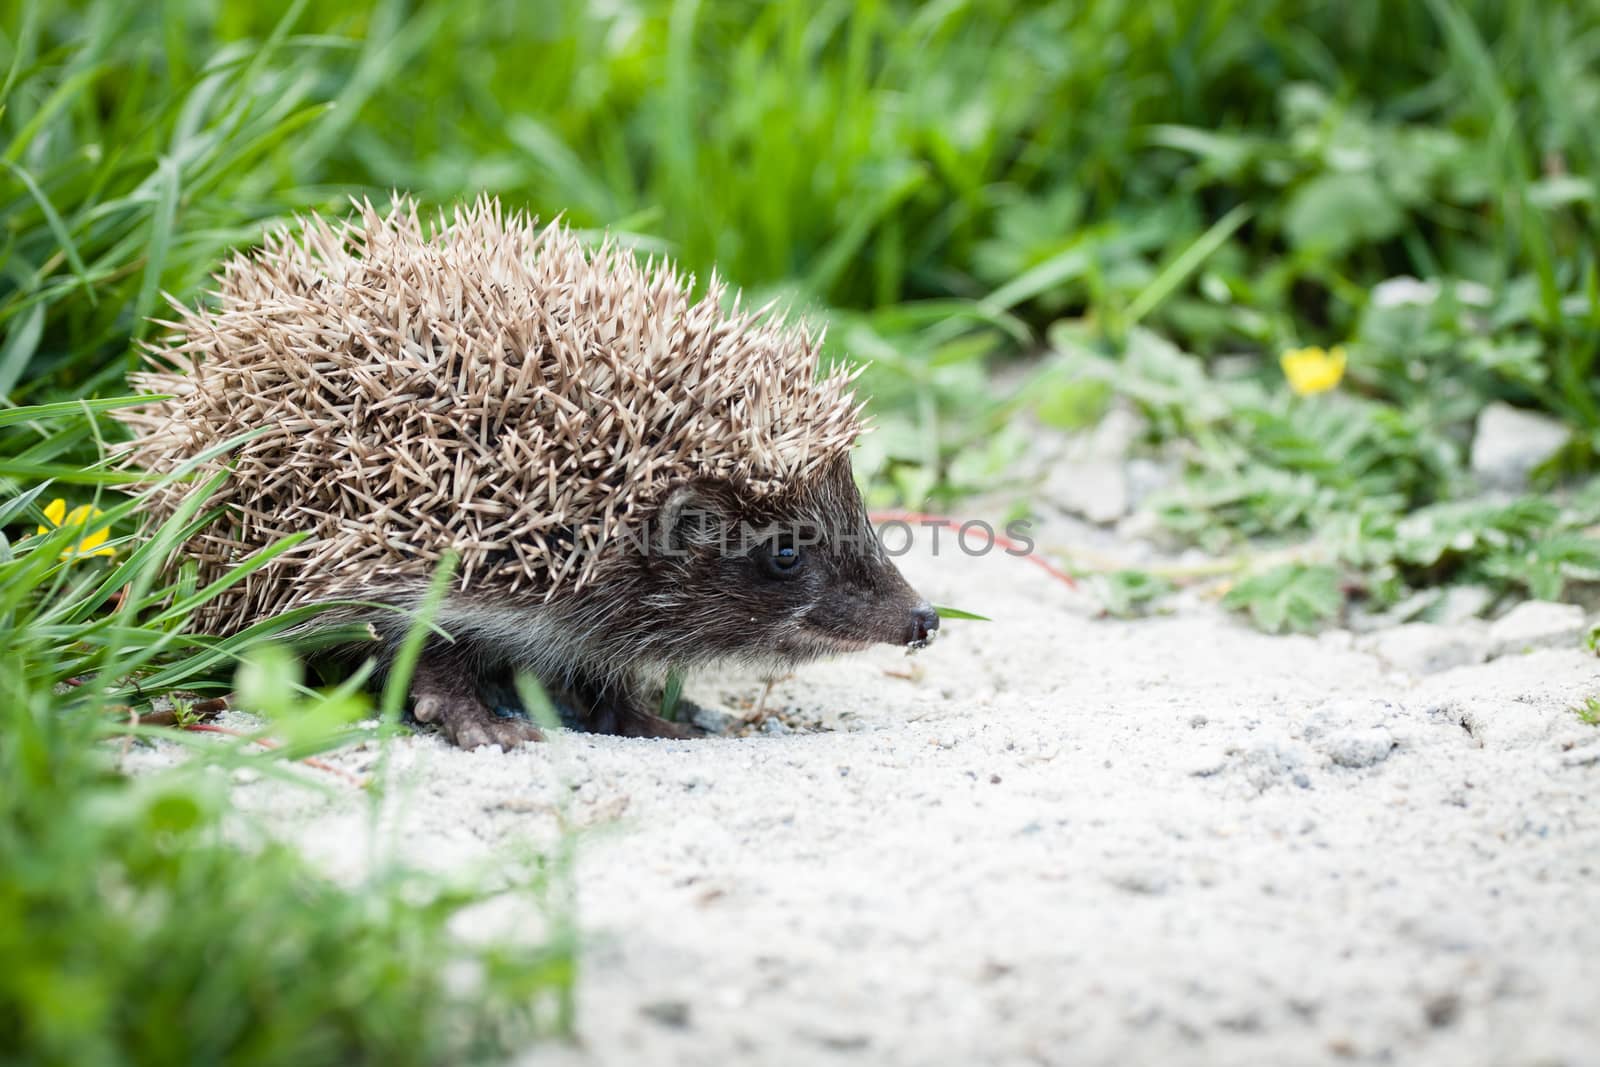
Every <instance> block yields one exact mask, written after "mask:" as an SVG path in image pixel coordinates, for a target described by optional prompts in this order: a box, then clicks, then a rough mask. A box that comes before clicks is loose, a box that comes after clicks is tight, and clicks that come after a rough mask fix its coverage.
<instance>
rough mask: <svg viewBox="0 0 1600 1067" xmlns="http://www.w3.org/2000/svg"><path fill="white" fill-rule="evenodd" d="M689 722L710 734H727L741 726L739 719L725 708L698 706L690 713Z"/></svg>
mask: <svg viewBox="0 0 1600 1067" xmlns="http://www.w3.org/2000/svg"><path fill="white" fill-rule="evenodd" d="M689 721H690V722H691V723H693V724H694V725H695V726H698V727H699V728H700V729H702V730H704V731H705V732H706V733H708V734H725V733H727V732H728V731H730V730H732V729H733V728H734V727H735V726H737V725H738V724H739V717H738V716H737V715H734V714H732V713H730V712H728V711H727V710H725V709H723V708H715V707H713V708H708V707H706V706H704V705H701V704H697V705H695V706H694V709H693V710H692V711H691V712H690V713H689Z"/></svg>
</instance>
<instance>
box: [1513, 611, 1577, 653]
mask: <svg viewBox="0 0 1600 1067" xmlns="http://www.w3.org/2000/svg"><path fill="white" fill-rule="evenodd" d="M1583 632H1584V619H1583V609H1582V608H1580V607H1578V606H1577V605H1576V604H1557V603H1554V602H1553V601H1549V600H1530V601H1527V602H1526V603H1523V604H1518V605H1517V606H1516V607H1514V608H1512V609H1511V611H1509V612H1508V613H1507V614H1506V615H1504V616H1502V617H1501V618H1499V619H1497V620H1495V622H1494V623H1493V624H1491V625H1490V627H1489V655H1491V656H1515V655H1520V654H1521V653H1523V652H1527V651H1530V650H1532V649H1536V648H1577V647H1578V645H1579V642H1581V641H1582V640H1583Z"/></svg>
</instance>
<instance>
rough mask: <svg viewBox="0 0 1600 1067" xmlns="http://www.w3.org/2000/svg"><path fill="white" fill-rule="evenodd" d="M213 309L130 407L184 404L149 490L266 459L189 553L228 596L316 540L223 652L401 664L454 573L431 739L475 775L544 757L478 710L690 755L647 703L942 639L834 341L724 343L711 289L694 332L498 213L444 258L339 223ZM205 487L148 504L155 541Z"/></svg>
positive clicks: (243, 600)
mask: <svg viewBox="0 0 1600 1067" xmlns="http://www.w3.org/2000/svg"><path fill="white" fill-rule="evenodd" d="M218 280H219V292H218V293H217V299H216V301H215V306H213V307H209V308H202V309H199V310H194V311H190V310H184V309H180V317H179V321H177V322H175V323H167V324H166V325H168V326H170V327H171V328H172V331H173V332H172V334H171V336H170V337H169V338H167V340H166V341H165V342H164V343H163V344H162V345H160V346H158V347H156V348H154V349H153V350H152V353H151V355H152V362H153V363H154V365H155V367H156V369H155V370H154V371H152V372H151V373H147V374H143V375H140V376H137V378H136V385H137V386H138V387H139V388H141V389H143V390H145V391H147V392H150V393H159V394H170V395H171V399H167V400H159V401H152V403H151V404H149V405H148V406H147V407H146V408H144V409H142V410H134V411H132V412H130V413H128V414H126V415H125V416H124V417H125V418H126V420H127V421H128V422H129V423H130V424H132V425H133V426H134V427H135V428H136V430H138V431H139V434H138V437H137V438H136V440H135V442H134V445H133V448H132V450H131V451H130V453H129V456H128V461H129V463H131V464H132V465H135V466H137V467H140V468H142V469H146V470H149V471H152V472H155V473H158V474H161V473H167V472H170V471H172V470H174V469H175V468H177V467H178V466H180V465H181V464H183V463H185V462H188V461H190V460H191V459H192V458H193V457H194V456H196V455H197V454H198V453H200V452H202V451H203V450H205V449H207V448H210V447H212V446H214V445H216V444H218V443H220V442H223V441H227V440H229V439H231V438H233V437H235V436H237V435H239V434H241V433H246V432H251V431H254V432H255V436H253V437H251V438H250V439H249V440H247V441H245V442H244V443H243V444H241V445H239V446H238V447H237V448H236V449H235V450H234V451H233V452H232V454H231V455H230V456H228V457H225V459H219V460H215V461H212V462H210V463H208V464H203V465H202V468H201V469H202V471H204V470H206V469H220V467H221V464H222V463H223V462H226V463H227V464H228V466H229V467H231V468H232V474H231V475H230V476H229V477H228V479H227V480H226V481H225V483H224V485H223V487H222V489H221V490H219V493H218V496H217V497H216V498H215V500H214V501H212V503H220V504H222V505H224V506H225V508H226V511H225V514H224V516H223V518H221V519H219V520H218V521H216V522H214V523H212V524H210V525H209V526H207V527H205V528H204V529H202V530H201V531H200V533H198V534H197V535H196V536H195V537H194V539H193V540H192V541H191V542H190V544H189V545H188V546H187V550H188V554H189V555H190V556H191V557H192V558H195V559H197V560H198V561H199V562H200V564H201V568H202V572H203V573H202V577H203V578H207V579H210V578H213V577H216V576H218V575H220V574H221V573H223V572H225V571H226V570H227V569H228V568H229V567H231V566H234V565H236V564H237V563H239V562H240V561H241V560H242V559H244V558H245V557H246V556H247V555H248V554H249V553H251V552H255V551H258V550H260V549H263V548H265V547H267V546H269V545H271V544H274V543H275V542H277V541H279V540H281V539H282V538H284V537H286V536H288V535H290V534H293V533H297V532H301V531H307V532H309V533H310V534H311V536H310V537H309V538H308V539H306V540H305V541H304V542H303V543H302V544H300V545H298V546H296V547H295V548H294V549H293V550H291V551H289V552H285V553H284V554H282V555H280V556H278V557H277V558H275V559H274V560H272V561H271V562H270V563H269V564H268V565H266V566H264V567H262V568H261V569H259V570H257V571H256V572H254V573H253V574H251V575H249V576H248V577H246V578H245V580H244V581H242V582H239V583H237V584H236V585H234V586H232V587H231V588H229V589H228V590H227V591H225V592H224V593H223V594H222V595H221V596H220V597H218V598H217V599H216V600H214V601H213V602H212V603H211V604H210V605H209V607H208V614H207V615H205V616H204V617H203V620H202V621H203V624H204V625H206V626H207V627H209V628H210V629H212V630H215V631H217V632H227V631H232V630H237V629H239V628H241V627H243V626H245V625H248V624H249V623H251V622H254V621H256V620H257V619H260V618H264V617H268V616H271V615H275V614H277V613H280V612H282V611H285V610H287V609H289V608H293V607H298V606H301V605H306V604H318V603H327V602H330V601H336V600H349V599H364V600H375V601H378V602H381V603H384V604H387V605H390V606H392V607H397V608H401V609H405V610H404V611H402V612H394V611H385V610H373V611H364V610H357V609H351V608H342V609H338V610H335V611H331V612H329V613H328V614H327V615H325V616H323V617H322V618H324V619H325V620H333V619H339V620H343V621H348V620H350V619H351V618H359V619H362V620H365V621H369V622H371V623H372V624H373V625H374V626H375V627H376V628H377V629H378V631H379V632H380V634H382V635H383V637H384V638H385V641H386V644H387V646H388V647H393V644H394V643H395V642H396V641H397V640H398V637H399V635H400V634H401V633H403V632H404V631H405V629H406V628H407V626H408V620H407V617H406V612H408V611H409V610H410V609H413V608H415V607H416V605H417V604H418V602H419V600H420V597H421V593H422V590H423V589H425V588H426V585H427V581H428V577H429V575H430V573H431V571H432V570H433V568H434V567H435V565H436V562H437V561H438V560H439V559H440V558H442V556H443V555H444V554H445V553H446V552H452V551H453V552H454V553H456V554H457V555H458V556H459V557H460V559H461V572H460V576H459V578H458V580H457V582H456V585H455V587H454V588H453V589H452V591H451V593H450V595H449V596H448V598H447V599H446V601H445V604H444V606H443V608H442V610H441V612H440V615H439V618H438V620H437V621H438V623H439V624H440V625H441V626H442V627H443V628H444V629H445V630H446V631H447V632H449V633H450V634H451V636H452V638H453V641H450V642H436V643H432V644H430V645H429V646H428V647H427V649H426V650H425V652H424V656H423V659H422V662H421V664H420V665H419V668H418V670H417V674H416V676H415V678H414V679H413V682H412V697H413V711H414V714H415V715H416V717H417V718H418V719H421V720H423V721H438V722H439V723H441V725H442V726H443V727H444V728H445V731H446V733H447V734H448V735H449V736H450V737H451V738H452V739H453V740H454V741H456V742H457V743H458V744H462V745H465V746H472V745H477V744H486V743H491V742H500V743H504V744H512V743H515V742H516V741H518V740H523V739H527V738H529V737H533V736H536V735H537V731H536V730H534V729H533V728H532V727H531V725H529V724H527V723H524V722H522V721H520V720H516V719H503V718H497V717H496V716H494V715H493V714H491V712H490V710H489V708H488V706H487V705H486V703H485V701H484V698H483V693H484V691H485V688H486V686H488V685H489V684H490V683H491V680H493V679H496V678H504V677H506V676H508V675H510V674H514V673H516V672H519V671H526V672H529V673H532V674H534V675H536V676H537V677H538V678H539V679H540V680H541V681H543V682H544V683H546V684H547V685H549V686H550V687H552V688H553V689H555V690H557V691H558V692H559V693H560V694H562V695H563V696H564V697H565V699H566V700H567V702H568V703H569V704H570V705H571V706H572V707H574V708H575V710H576V712H577V714H578V716H579V717H580V718H581V719H582V720H584V721H585V723H586V724H587V725H588V726H589V727H590V728H592V729H599V730H605V731H608V732H617V733H627V734H673V733H679V732H681V730H680V729H679V728H677V727H675V726H674V724H670V723H665V722H663V721H662V720H660V719H659V718H658V717H656V716H655V715H654V714H653V713H652V712H651V711H650V710H649V703H648V701H647V699H646V697H647V689H648V687H649V685H651V684H652V683H658V682H659V681H660V679H661V678H662V677H663V676H664V675H665V673H666V672H667V671H668V670H670V669H673V668H677V667H685V666H692V665H695V664H701V663H706V662H710V661H715V660H724V659H743V660H749V661H758V662H763V663H793V662H799V661H802V660H806V659H810V658H812V657H815V656H817V655H821V654H825V653H828V652H835V651H844V650H849V649H853V648H860V647H865V646H866V645H868V644H872V643H874V642H878V641H890V642H894V643H912V644H918V643H921V642H922V641H924V640H926V639H927V637H928V636H929V635H930V634H931V632H932V631H933V630H934V629H935V628H936V627H937V619H936V617H935V616H934V615H933V613H932V612H931V611H930V609H929V608H928V607H927V605H926V603H924V602H923V601H922V600H921V598H919V597H918V596H917V595H916V594H915V593H914V592H913V591H912V590H911V589H910V587H908V586H907V585H906V583H905V582H904V580H903V579H901V577H900V575H899V573H898V572H897V571H896V570H895V568H894V566H893V565H892V564H891V563H890V562H889V560H888V559H887V557H886V556H885V554H884V552H883V550H882V547H881V546H880V545H879V543H878V541H877V538H876V537H875V536H874V535H873V533H872V530H871V528H870V526H869V524H868V522H867V517H866V513H865V511H864V509H863V507H862V504H861V497H860V494H859V492H858V491H857V489H856V487H855V483H854V481H853V480H852V478H851V475H850V467H849V458H848V451H849V447H850V445H851V443H852V442H853V441H854V439H855V437H856V436H857V435H858V434H859V432H860V430H861V422H860V409H859V408H858V407H856V406H855V402H854V400H853V399H852V398H851V396H850V393H849V389H848V381H849V377H850V376H849V375H847V374H844V373H841V372H837V371H836V372H832V373H830V374H828V375H827V376H825V377H823V378H821V379H820V380H819V379H818V378H817V351H818V342H817V340H816V339H814V338H812V337H811V336H809V335H808V334H807V333H806V332H805V331H803V330H801V329H799V328H797V327H793V326H786V325H784V324H782V323H779V322H775V321H772V320H770V319H768V318H766V317H765V316H763V315H760V314H756V315H750V314H741V313H739V312H738V311H737V310H735V311H734V312H733V313H731V314H730V313H727V312H725V311H724V310H723V308H722V306H721V303H720V287H719V286H717V285H716V284H715V283H713V285H712V291H711V293H710V294H709V295H708V296H707V297H706V298H704V299H703V300H701V301H699V302H697V303H696V302H691V300H690V284H691V283H690V282H689V281H687V280H686V279H683V278H681V277H680V276H679V275H678V274H677V273H676V272H675V271H673V270H672V268H671V267H669V266H667V265H664V264H663V265H659V266H641V265H640V264H639V263H638V262H637V261H636V260H635V259H634V258H633V257H632V255H631V254H628V253H626V252H621V251H617V250H615V249H613V248H610V247H603V248H601V249H599V250H597V251H593V250H590V249H588V248H586V247H585V246H584V245H583V244H582V243H581V242H580V241H579V240H578V239H577V238H576V237H574V236H573V235H571V234H569V233H568V232H566V231H565V230H562V229H561V228H559V227H547V228H544V229H539V228H536V227H535V226H534V225H533V224H532V223H531V222H529V221H527V220H524V219H521V218H518V217H515V216H513V217H509V218H508V217H506V216H504V215H502V214H501V212H500V210H499V208H498V206H497V205H494V204H493V203H491V202H487V201H480V202H479V203H478V204H476V205H474V206H473V207H471V208H469V209H465V210H463V211H459V212H458V213H457V215H456V216H455V219H454V221H453V222H452V223H451V224H450V225H448V226H446V225H440V226H438V227H436V228H434V230H433V231H432V232H431V233H430V232H428V231H427V230H426V229H425V228H424V227H423V226H422V225H421V224H420V223H419V221H418V219H417V216H416V213H415V210H414V209H413V208H412V207H411V205H410V204H409V203H408V202H404V201H402V202H401V203H400V205H399V206H397V207H396V209H395V210H393V211H392V212H391V213H390V214H389V215H387V216H379V215H378V214H377V213H376V212H374V211H373V210H372V209H371V208H370V207H366V208H364V209H363V210H362V211H361V212H360V214H359V215H358V217H357V218H356V219H355V220H353V221H351V222H349V223H345V224H342V225H338V226H332V225H329V224H327V223H325V222H324V221H322V220H321V219H318V218H315V217H314V218H312V219H311V220H309V221H308V222H307V224H306V226H305V227H304V230H303V236H302V237H301V238H300V239H299V240H296V239H293V238H290V237H288V236H285V235H281V234H280V235H277V236H276V237H275V238H273V239H272V240H271V241H269V243H268V245H267V247H266V248H265V250H264V251H262V252H260V253H258V254H256V255H253V256H241V257H237V258H235V259H234V260H233V261H231V262H230V263H229V264H227V266H226V267H225V268H224V270H223V272H222V274H221V276H220V277H219V279H218ZM735 307H737V302H735ZM263 428H264V429H263ZM193 484H196V483H184V482H177V483H169V484H167V485H165V486H162V487H158V488H156V489H154V490H153V491H152V492H151V493H150V494H149V495H148V497H147V501H146V503H147V508H148V510H149V511H150V513H151V515H152V517H153V518H155V519H157V520H160V519H164V518H166V517H167V516H169V515H171V514H172V513H173V512H174V511H175V510H176V509H177V508H179V507H180V506H182V505H183V503H184V502H185V501H186V500H187V499H188V495H189V494H190V493H191V492H193V491H194V490H193V488H192V485H193ZM794 560H798V562H794ZM784 564H787V566H785V565H784Z"/></svg>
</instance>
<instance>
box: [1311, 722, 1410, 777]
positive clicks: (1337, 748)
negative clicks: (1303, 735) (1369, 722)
mask: <svg viewBox="0 0 1600 1067" xmlns="http://www.w3.org/2000/svg"><path fill="white" fill-rule="evenodd" d="M1321 748H1322V751H1323V752H1325V753H1327V755H1328V758H1329V759H1331V760H1332V761H1333V762H1334V763H1335V764H1336V765H1337V766H1340V767H1357V768H1359V767H1372V766H1376V765H1377V764H1379V763H1382V762H1383V761H1384V760H1386V759H1388V758H1389V754H1390V753H1391V752H1393V751H1394V750H1395V748H1396V742H1395V739H1394V735H1393V734H1391V733H1390V732H1389V731H1388V730H1385V729H1384V728H1383V727H1381V726H1374V727H1369V728H1367V729H1358V730H1335V731H1333V732H1332V733H1329V734H1328V735H1327V737H1326V738H1325V739H1324V740H1323V742H1322V745H1321Z"/></svg>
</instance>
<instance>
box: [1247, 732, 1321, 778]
mask: <svg viewBox="0 0 1600 1067" xmlns="http://www.w3.org/2000/svg"><path fill="white" fill-rule="evenodd" d="M1305 754H1306V749H1305V746H1303V745H1299V744H1296V743H1294V742H1293V741H1289V740H1287V739H1286V738H1277V737H1264V738H1261V739H1259V740H1257V741H1255V742H1253V743H1252V744H1250V745H1249V746H1248V747H1246V748H1245V749H1244V751H1243V754H1242V759H1241V761H1240V762H1241V763H1242V765H1243V767H1244V776H1245V780H1246V781H1248V782H1249V783H1250V784H1251V785H1253V786H1254V787H1255V788H1256V789H1257V790H1258V791H1260V792H1265V791H1266V790H1268V789H1270V788H1271V787H1272V786H1274V785H1277V784H1279V783H1280V782H1283V781H1288V782H1292V783H1293V784H1295V785H1297V786H1299V787H1300V788H1301V789H1308V788H1310V786H1311V778H1310V776H1309V775H1308V774H1306V771H1305V766H1306V756H1305Z"/></svg>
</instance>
